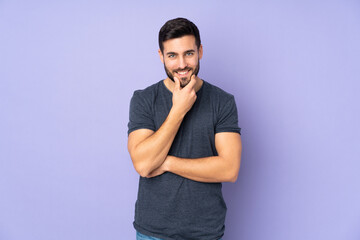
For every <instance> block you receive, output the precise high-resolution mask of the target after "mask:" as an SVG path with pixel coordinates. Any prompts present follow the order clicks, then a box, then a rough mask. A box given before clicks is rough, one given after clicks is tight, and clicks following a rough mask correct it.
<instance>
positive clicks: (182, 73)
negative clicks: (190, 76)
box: [178, 71, 187, 75]
mask: <svg viewBox="0 0 360 240" xmlns="http://www.w3.org/2000/svg"><path fill="white" fill-rule="evenodd" d="M186 73H187V71H186V72H178V74H181V75H184V74H186Z"/></svg>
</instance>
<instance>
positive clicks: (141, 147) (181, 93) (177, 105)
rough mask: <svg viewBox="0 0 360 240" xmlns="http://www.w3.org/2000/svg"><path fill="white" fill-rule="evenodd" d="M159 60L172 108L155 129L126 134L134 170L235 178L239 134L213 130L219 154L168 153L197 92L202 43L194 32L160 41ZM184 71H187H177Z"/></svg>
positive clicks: (198, 177)
mask: <svg viewBox="0 0 360 240" xmlns="http://www.w3.org/2000/svg"><path fill="white" fill-rule="evenodd" d="M163 45H164V52H161V51H160V50H159V56H160V60H161V61H162V63H163V64H164V66H165V69H166V71H167V74H168V76H169V75H170V76H173V78H174V81H172V80H171V79H170V78H169V77H168V78H166V79H165V80H164V83H165V86H166V87H167V88H168V89H169V90H170V91H171V92H172V93H173V97H172V103H173V105H172V108H171V109H170V112H169V115H168V116H167V118H166V119H165V121H164V123H163V124H162V125H161V127H160V128H159V129H158V130H157V131H155V132H154V131H152V130H149V129H139V130H136V131H133V132H131V133H130V134H129V138H128V150H129V153H130V156H131V159H132V161H133V164H134V167H135V169H136V171H137V172H138V173H139V174H140V175H141V176H142V177H148V178H151V177H156V176H159V175H161V174H163V173H164V172H167V171H168V172H172V173H175V174H178V175H180V176H183V177H185V178H188V179H191V180H195V181H200V182H235V181H236V179H237V177H238V172H239V169H240V162H241V149H242V146H241V139H240V134H238V133H232V132H223V133H217V134H215V147H216V150H217V152H218V156H212V157H205V158H196V159H188V158H178V157H175V156H170V155H168V152H169V149H170V147H171V145H172V142H173V140H174V138H175V136H176V134H177V131H178V129H179V127H180V125H181V122H182V121H183V119H184V117H185V115H186V113H187V112H188V111H189V110H190V109H191V108H192V106H193V104H194V103H195V101H196V92H197V91H198V90H199V89H200V88H201V86H202V84H203V81H202V80H201V79H200V78H199V77H197V76H196V74H194V73H196V71H197V66H198V64H199V60H200V59H201V58H202V54H203V48H202V45H201V46H200V47H199V48H197V46H196V44H195V37H194V36H191V35H189V36H183V37H180V38H175V39H170V40H167V41H165V42H164V43H163ZM183 71H187V73H186V74H180V73H181V72H183Z"/></svg>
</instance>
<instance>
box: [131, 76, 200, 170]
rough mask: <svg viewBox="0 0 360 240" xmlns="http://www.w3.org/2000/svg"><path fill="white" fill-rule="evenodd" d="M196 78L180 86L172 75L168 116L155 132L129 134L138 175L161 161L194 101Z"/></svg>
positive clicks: (142, 131)
mask: <svg viewBox="0 0 360 240" xmlns="http://www.w3.org/2000/svg"><path fill="white" fill-rule="evenodd" d="M195 83H196V79H195V77H193V78H192V79H191V81H190V83H189V84H188V85H187V86H186V87H184V88H183V89H181V87H180V81H179V80H178V79H176V78H175V87H174V91H173V99H172V101H173V105H172V108H171V110H170V112H169V115H168V116H167V118H166V119H165V121H164V122H163V124H162V125H161V127H160V128H159V129H158V130H157V131H156V132H154V131H152V130H149V129H138V130H135V131H133V132H131V133H130V134H129V138H128V150H129V153H130V156H131V159H132V161H133V164H134V167H135V170H136V171H137V172H138V173H139V174H140V175H141V176H142V177H146V176H148V175H149V174H150V173H151V172H152V171H153V170H154V169H157V168H158V167H159V166H161V164H162V163H163V162H164V161H165V159H166V157H167V155H168V152H169V150H170V147H171V145H172V143H173V141H174V138H175V136H176V133H177V131H178V130H179V127H180V125H181V122H182V120H183V119H184V117H185V115H186V113H187V112H188V111H189V110H190V109H191V107H192V105H193V104H194V102H195V100H196V93H195V89H194V86H195Z"/></svg>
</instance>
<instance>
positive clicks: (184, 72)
mask: <svg viewBox="0 0 360 240" xmlns="http://www.w3.org/2000/svg"><path fill="white" fill-rule="evenodd" d="M188 72H190V70H186V71H181V72H176V73H177V74H178V75H179V76H180V77H184V76H186V75H187V74H188Z"/></svg>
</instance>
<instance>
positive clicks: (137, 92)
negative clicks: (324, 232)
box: [134, 80, 163, 96]
mask: <svg viewBox="0 0 360 240" xmlns="http://www.w3.org/2000/svg"><path fill="white" fill-rule="evenodd" d="M162 81H163V80H160V81H158V82H156V83H154V84H152V85H150V86H148V87H146V88H144V89H138V90H135V91H134V95H141V96H151V95H154V94H156V92H157V91H158V90H159V87H160V86H161V84H163V83H162Z"/></svg>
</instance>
